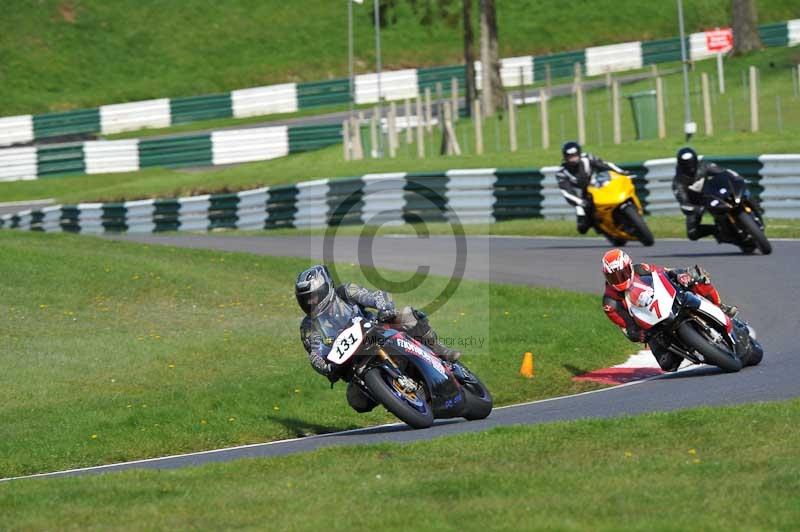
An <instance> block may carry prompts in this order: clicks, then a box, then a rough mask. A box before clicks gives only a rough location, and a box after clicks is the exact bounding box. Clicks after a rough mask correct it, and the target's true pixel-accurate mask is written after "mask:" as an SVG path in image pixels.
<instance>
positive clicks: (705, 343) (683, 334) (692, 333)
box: [678, 321, 742, 373]
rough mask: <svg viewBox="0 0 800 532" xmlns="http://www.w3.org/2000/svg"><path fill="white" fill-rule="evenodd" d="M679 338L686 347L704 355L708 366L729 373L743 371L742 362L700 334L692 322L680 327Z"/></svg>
mask: <svg viewBox="0 0 800 532" xmlns="http://www.w3.org/2000/svg"><path fill="white" fill-rule="evenodd" d="M678 338H680V339H681V341H682V342H683V343H684V345H685V346H686V347H688V348H689V349H693V350H695V351H697V352H698V353H700V354H701V355H703V361H704V362H705V363H706V364H711V365H712V366H717V367H718V368H720V369H721V370H723V371H727V372H729V373H736V372H737V371H739V370H740V369H742V361H741V360H739V359H738V358H737V357H736V356H735V355H733V354H731V353H730V352H728V351H727V350H724V349H721V348H720V347H719V346H718V345H716V344H714V343H712V342H711V341H710V340H708V339H707V338H706V337H705V336H703V335H702V334H700V333H699V332H698V331H697V329H695V328H694V326H693V325H692V324H691V322H688V321H687V322H684V323H682V324H681V326H680V327H678Z"/></svg>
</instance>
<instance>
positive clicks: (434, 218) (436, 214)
mask: <svg viewBox="0 0 800 532" xmlns="http://www.w3.org/2000/svg"><path fill="white" fill-rule="evenodd" d="M447 181H448V179H447V177H446V176H444V175H442V173H441V172H421V173H413V174H407V175H406V184H405V186H403V191H404V192H403V199H404V200H405V201H404V204H403V221H404V222H405V223H408V224H413V223H420V222H423V221H424V222H446V221H447Z"/></svg>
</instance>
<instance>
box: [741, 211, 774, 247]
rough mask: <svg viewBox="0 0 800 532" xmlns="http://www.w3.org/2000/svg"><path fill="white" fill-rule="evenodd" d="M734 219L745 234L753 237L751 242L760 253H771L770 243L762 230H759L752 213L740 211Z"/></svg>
mask: <svg viewBox="0 0 800 532" xmlns="http://www.w3.org/2000/svg"><path fill="white" fill-rule="evenodd" d="M736 220H737V221H738V222H739V223H740V224H741V225H742V228H743V229H744V230H745V231H746V232H747V234H749V235H750V238H752V239H753V242H754V243H755V245H756V247H757V248H758V250H759V251H760V252H761V253H763V254H764V255H769V254H770V253H772V244H770V243H769V240H767V237H766V235H764V231H762V230H761V228H760V227H759V226H758V224H757V223H756V221H755V220H754V219H753V215H751V214H750V213H749V212H745V211H742V212H740V213H739V214H737V215H736Z"/></svg>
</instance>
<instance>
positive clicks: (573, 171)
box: [556, 141, 630, 234]
mask: <svg viewBox="0 0 800 532" xmlns="http://www.w3.org/2000/svg"><path fill="white" fill-rule="evenodd" d="M561 155H562V156H563V160H562V161H561V168H559V170H558V172H557V173H556V179H557V180H558V187H559V188H560V189H561V194H563V195H564V199H566V200H567V203H569V204H570V205H572V206H573V207H575V216H576V218H577V228H578V232H579V233H580V234H585V233H586V232H587V231H588V230H589V229H590V228H591V227H592V211H593V209H594V206H593V204H592V197H591V196H590V195H589V194H588V193H587V192H586V189H587V188H588V187H589V185H592V184H594V183H595V174H596V173H597V172H605V171H608V170H613V171H615V172H618V173H620V174H624V175H630V174H629V173H628V172H626V171H625V170H623V169H622V168H620V167H619V166H617V165H616V164H614V163H611V162H605V161H603V160H602V159H600V158H599V157H595V156H594V155H592V154H591V153H582V152H581V145H580V144H578V143H577V142H575V141H569V142H565V143H564V145H563V146H562V147H561Z"/></svg>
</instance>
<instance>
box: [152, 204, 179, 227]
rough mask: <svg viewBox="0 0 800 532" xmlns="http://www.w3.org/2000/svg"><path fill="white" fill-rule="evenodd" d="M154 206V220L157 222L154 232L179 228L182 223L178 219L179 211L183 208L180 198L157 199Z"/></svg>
mask: <svg viewBox="0 0 800 532" xmlns="http://www.w3.org/2000/svg"><path fill="white" fill-rule="evenodd" d="M153 207H154V209H153V222H155V228H154V229H153V232H157V233H160V232H163V231H177V230H178V228H179V227H180V225H181V224H180V222H179V221H178V212H179V211H180V210H181V204H180V203H178V200H175V199H165V200H156V201H155V202H153Z"/></svg>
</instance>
